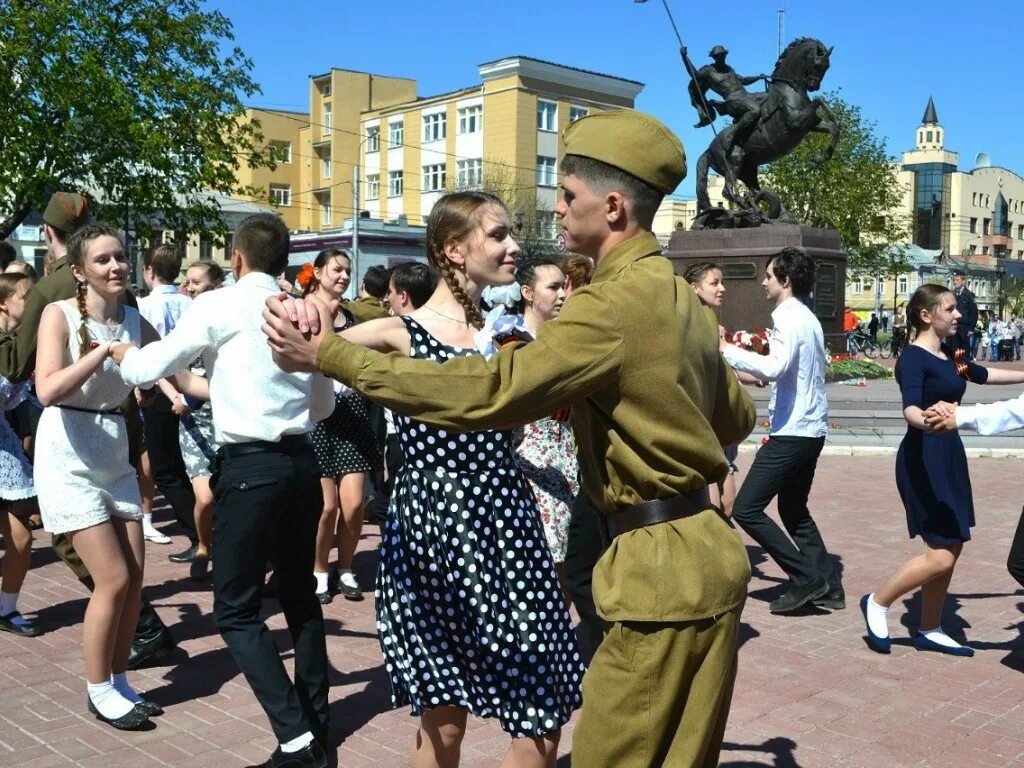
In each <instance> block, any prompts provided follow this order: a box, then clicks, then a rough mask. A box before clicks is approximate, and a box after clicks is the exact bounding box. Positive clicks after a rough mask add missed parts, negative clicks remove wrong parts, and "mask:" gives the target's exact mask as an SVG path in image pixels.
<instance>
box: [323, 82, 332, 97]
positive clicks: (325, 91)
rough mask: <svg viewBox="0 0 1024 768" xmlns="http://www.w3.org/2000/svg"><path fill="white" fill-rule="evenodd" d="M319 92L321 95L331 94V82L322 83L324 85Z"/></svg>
mask: <svg viewBox="0 0 1024 768" xmlns="http://www.w3.org/2000/svg"><path fill="white" fill-rule="evenodd" d="M320 94H321V95H323V96H330V95H331V84H330V83H327V84H326V85H324V87H323V88H321V89H320Z"/></svg>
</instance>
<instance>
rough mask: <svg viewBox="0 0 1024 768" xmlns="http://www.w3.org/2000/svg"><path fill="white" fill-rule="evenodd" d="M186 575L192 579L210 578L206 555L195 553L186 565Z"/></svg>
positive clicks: (207, 579) (198, 580)
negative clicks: (190, 562) (189, 563)
mask: <svg viewBox="0 0 1024 768" xmlns="http://www.w3.org/2000/svg"><path fill="white" fill-rule="evenodd" d="M188 577H189V578H190V579H192V581H197V582H200V583H202V582H204V581H209V579H210V558H209V556H208V555H196V556H195V557H194V558H192V564H191V565H189V567H188Z"/></svg>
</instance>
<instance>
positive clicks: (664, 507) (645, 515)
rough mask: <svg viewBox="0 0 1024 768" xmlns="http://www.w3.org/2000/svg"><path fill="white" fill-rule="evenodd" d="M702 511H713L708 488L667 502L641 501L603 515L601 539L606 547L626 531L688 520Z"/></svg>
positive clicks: (683, 494) (688, 492)
mask: <svg viewBox="0 0 1024 768" xmlns="http://www.w3.org/2000/svg"><path fill="white" fill-rule="evenodd" d="M705 509H714V506H713V505H712V504H711V495H710V494H709V493H708V488H707V486H704V487H703V488H697V489H696V490H693V491H686V492H685V493H681V494H679V495H678V496H672V497H671V498H668V499H654V500H653V501H642V502H640V503H639V504H633V505H632V506H629V507H623V508H622V509H617V510H615V511H614V512H610V513H609V514H607V515H602V516H601V538H602V539H603V540H604V544H605V546H608V544H609V543H611V540H612V539H614V538H615V537H616V536H621V535H622V534H624V533H626V532H627V531H632V530H634V529H636V528H644V527H646V526H648V525H657V524H658V523H667V522H668V521H669V520H679V519H681V518H683V517H690V516H692V515H696V514H697V513H698V512H703V511H704V510H705Z"/></svg>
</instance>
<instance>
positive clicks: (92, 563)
mask: <svg viewBox="0 0 1024 768" xmlns="http://www.w3.org/2000/svg"><path fill="white" fill-rule="evenodd" d="M68 263H69V266H70V267H71V272H72V274H73V275H74V277H75V279H76V280H77V281H78V287H77V293H76V297H75V298H74V299H69V300H66V301H57V302H54V303H53V304H50V305H49V306H47V307H46V309H45V311H44V312H43V315H42V318H41V320H40V324H39V340H38V346H37V353H36V394H37V395H38V397H39V400H40V402H42V404H43V405H44V406H45V409H44V410H43V414H42V416H41V417H40V419H39V429H38V432H37V434H36V452H35V455H36V464H35V482H36V491H37V494H38V498H39V508H40V511H41V512H42V516H43V526H44V527H45V528H46V530H47V531H49V532H50V533H51V534H67V535H68V536H70V537H71V540H72V543H73V544H74V547H75V549H76V550H77V552H78V554H79V555H80V556H81V558H82V560H83V562H84V563H85V565H86V566H87V567H88V568H89V572H90V573H91V574H92V577H93V580H94V581H95V583H96V588H95V590H94V591H93V593H92V595H91V597H90V598H89V604H88V606H87V608H86V610H85V621H84V625H83V640H82V646H83V650H84V652H85V673H86V678H87V682H88V709H89V711H90V712H92V713H93V714H94V715H96V717H97V718H98V719H99V720H101V721H103V722H105V723H109V724H110V725H112V726H114V727H115V728H118V729H121V730H135V729H139V728H143V727H146V726H147V724H148V723H149V717H150V716H151V715H158V714H161V712H162V711H161V709H160V707H159V706H158V705H156V704H154V703H152V702H149V701H146V700H144V699H142V698H141V697H140V696H139V695H138V694H137V693H135V691H134V690H132V688H131V687H130V686H129V685H128V682H127V680H126V678H125V669H126V668H127V663H128V653H129V650H130V649H131V645H132V637H133V635H134V633H135V625H136V623H137V621H138V616H139V604H140V600H141V595H142V571H143V561H144V551H145V550H144V547H143V534H142V500H141V498H140V495H139V485H138V483H137V482H136V478H135V470H134V469H133V468H132V466H131V464H130V463H129V462H128V434H127V429H126V425H125V420H124V415H123V413H122V411H121V405H122V403H123V402H124V401H125V399H126V398H127V397H128V393H129V392H130V391H131V387H130V386H129V385H128V384H125V383H124V380H123V379H122V378H121V375H120V373H119V372H118V369H117V367H116V366H115V365H114V363H113V361H112V360H110V359H109V357H110V350H111V347H112V345H114V344H117V343H121V342H130V343H134V344H140V343H143V342H148V341H152V340H155V339H156V338H157V335H156V331H154V330H153V328H152V327H151V326H150V325H149V324H148V323H146V322H145V321H144V320H143V319H142V318H141V317H140V316H139V313H138V310H136V309H135V308H134V307H129V306H127V305H126V304H125V301H124V296H125V286H126V284H127V280H128V262H127V260H126V258H125V255H124V248H123V247H122V245H121V241H120V240H119V239H118V235H117V231H116V230H115V229H113V228H112V227H110V226H108V225H106V224H87V225H85V226H84V227H82V228H81V229H79V230H78V231H77V232H75V233H74V234H73V235H72V236H71V237H70V239H69V240H68Z"/></svg>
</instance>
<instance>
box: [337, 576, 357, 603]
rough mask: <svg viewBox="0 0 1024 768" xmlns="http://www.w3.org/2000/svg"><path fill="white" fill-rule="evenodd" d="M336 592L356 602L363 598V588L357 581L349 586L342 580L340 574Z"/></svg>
mask: <svg viewBox="0 0 1024 768" xmlns="http://www.w3.org/2000/svg"><path fill="white" fill-rule="evenodd" d="M336 594H339V595H341V596H342V597H344V598H345V599H346V600H354V601H356V602H358V601H360V600H362V599H363V588H362V587H360V586H359V584H358V583H357V584H356V585H355V586H354V587H350V586H349V585H348V584H346V583H345V582H344V581H342V580H341V576H339V577H338V582H337V586H336Z"/></svg>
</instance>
